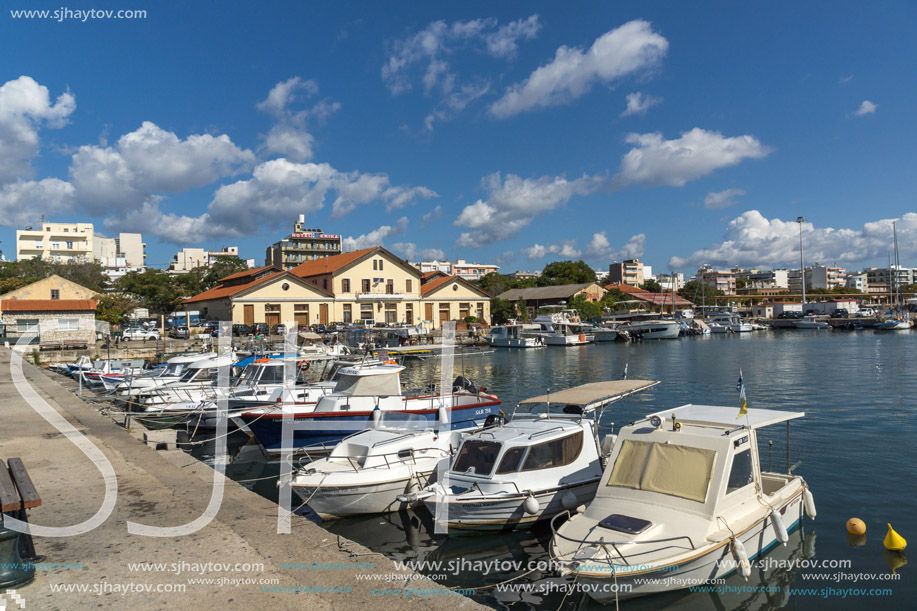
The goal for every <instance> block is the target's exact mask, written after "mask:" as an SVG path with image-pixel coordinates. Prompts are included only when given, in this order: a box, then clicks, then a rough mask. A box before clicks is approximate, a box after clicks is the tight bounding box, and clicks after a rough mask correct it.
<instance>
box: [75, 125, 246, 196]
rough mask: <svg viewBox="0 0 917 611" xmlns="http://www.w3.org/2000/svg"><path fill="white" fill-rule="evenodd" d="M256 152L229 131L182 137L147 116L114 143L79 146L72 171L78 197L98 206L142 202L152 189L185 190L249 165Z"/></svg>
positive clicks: (153, 191)
mask: <svg viewBox="0 0 917 611" xmlns="http://www.w3.org/2000/svg"><path fill="white" fill-rule="evenodd" d="M254 161H255V156H254V154H253V153H252V152H251V151H249V150H245V149H240V148H239V147H237V146H236V145H235V144H233V142H232V140H230V138H229V136H227V135H225V134H222V135H219V136H211V135H209V134H192V135H190V136H188V137H187V138H186V139H184V140H181V139H180V138H179V137H178V136H176V135H175V134H174V133H172V132H167V131H165V130H163V129H161V128H160V127H158V126H157V125H156V124H154V123H151V122H149V121H144V122H143V124H142V125H141V126H140V128H139V129H137V130H135V131H133V132H130V133H128V134H124V135H123V136H121V138H120V139H119V140H118V144H117V145H116V146H115V147H105V148H102V147H98V146H81V147H80V148H79V150H78V151H77V152H76V153H75V154H74V155H73V160H72V163H71V165H70V176H71V178H72V180H73V184H74V186H76V189H77V197H78V198H79V199H80V200H81V201H82V202H84V204H85V205H86V206H87V209H89V210H90V211H94V212H103V211H107V210H109V206H111V205H127V206H132V205H139V204H140V203H142V202H143V201H146V200H147V199H148V198H149V197H150V195H152V194H154V193H163V192H165V193H182V192H185V191H188V190H190V189H194V188H197V187H202V186H205V185H208V184H211V183H213V182H214V181H216V180H218V179H220V178H223V177H226V176H233V175H235V174H238V173H239V172H241V171H243V170H246V169H248V168H249V167H250V166H251V164H252V163H254Z"/></svg>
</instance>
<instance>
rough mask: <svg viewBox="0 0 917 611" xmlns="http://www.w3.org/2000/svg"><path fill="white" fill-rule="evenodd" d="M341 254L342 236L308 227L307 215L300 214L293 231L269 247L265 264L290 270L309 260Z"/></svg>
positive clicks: (265, 255) (265, 256)
mask: <svg viewBox="0 0 917 611" xmlns="http://www.w3.org/2000/svg"><path fill="white" fill-rule="evenodd" d="M339 254H341V236H340V235H337V234H330V233H324V232H322V230H321V229H313V228H307V227H306V215H304V214H300V215H299V220H297V221H296V223H295V224H294V225H293V233H291V234H290V235H288V236H287V237H285V238H284V239H282V240H279V241H277V242H274V243H273V244H271V245H270V246H268V247H267V250H266V251H265V254H264V264H265V265H273V266H276V267H278V268H280V269H285V270H290V269H293V268H294V267H296V266H297V265H301V264H303V263H305V262H307V261H313V260H315V259H321V258H324V257H333V256H335V255H339Z"/></svg>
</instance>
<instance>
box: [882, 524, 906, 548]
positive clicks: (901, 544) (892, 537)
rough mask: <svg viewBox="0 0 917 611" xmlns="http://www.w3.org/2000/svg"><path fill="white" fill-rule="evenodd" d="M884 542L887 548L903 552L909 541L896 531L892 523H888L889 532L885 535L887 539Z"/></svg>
mask: <svg viewBox="0 0 917 611" xmlns="http://www.w3.org/2000/svg"><path fill="white" fill-rule="evenodd" d="M882 544H883V545H884V546H885V549H887V550H890V551H893V552H903V551H904V548H905V547H907V541H905V540H904V537H902V536H901V535H899V534H898V533H896V532H895V529H894V528H892V525H891V524H889V525H888V534H887V535H885V540H884V541H883V542H882Z"/></svg>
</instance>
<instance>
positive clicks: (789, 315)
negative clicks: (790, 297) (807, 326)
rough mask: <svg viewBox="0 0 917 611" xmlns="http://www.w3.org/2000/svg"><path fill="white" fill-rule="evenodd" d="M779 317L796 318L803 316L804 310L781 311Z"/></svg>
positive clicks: (785, 318)
mask: <svg viewBox="0 0 917 611" xmlns="http://www.w3.org/2000/svg"><path fill="white" fill-rule="evenodd" d="M777 318H780V319H784V320H787V319H789V320H796V319H797V318H802V312H780V314H778V315H777Z"/></svg>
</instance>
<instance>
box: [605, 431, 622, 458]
mask: <svg viewBox="0 0 917 611" xmlns="http://www.w3.org/2000/svg"><path fill="white" fill-rule="evenodd" d="M617 440H618V436H617V435H605V437H603V438H602V443H601V450H602V456H611V452H612V451H613V450H614V449H615V442H616V441H617Z"/></svg>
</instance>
